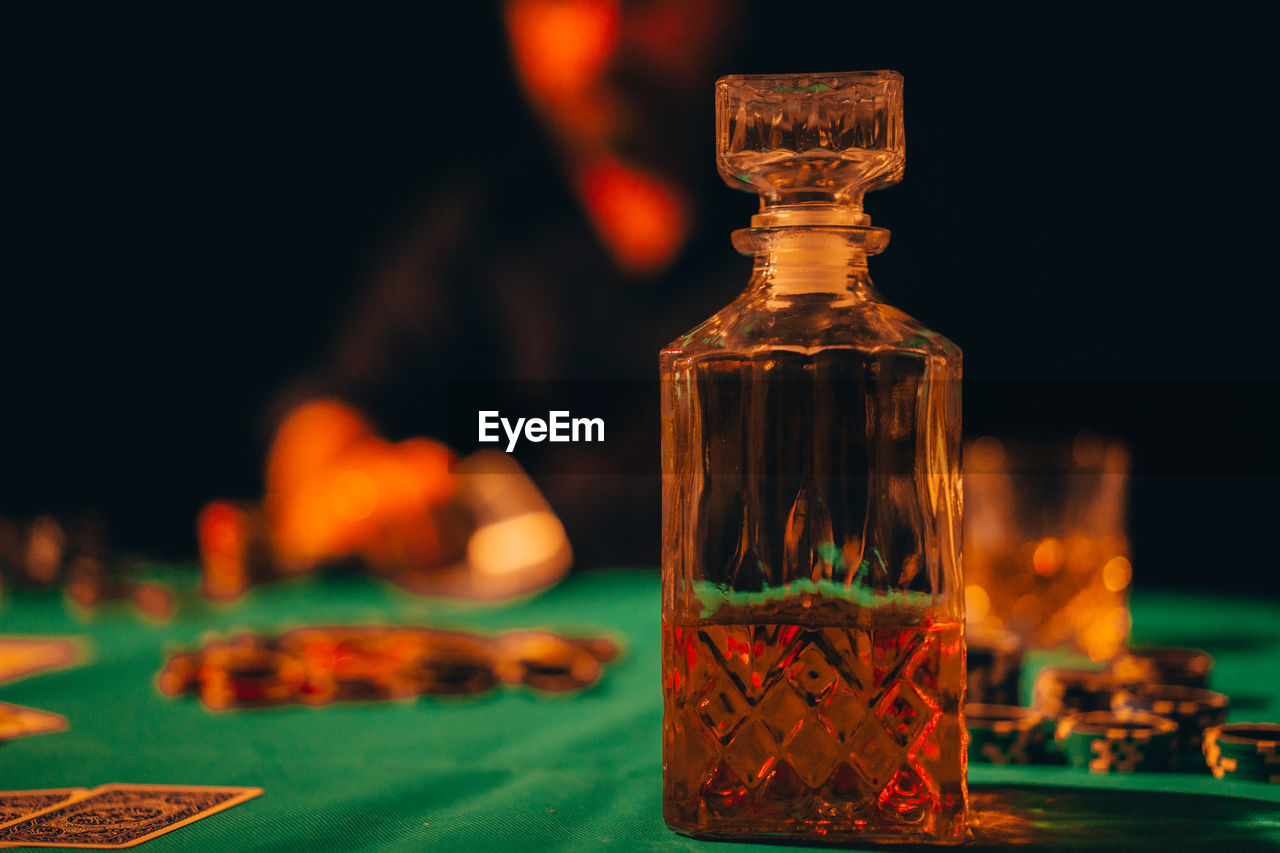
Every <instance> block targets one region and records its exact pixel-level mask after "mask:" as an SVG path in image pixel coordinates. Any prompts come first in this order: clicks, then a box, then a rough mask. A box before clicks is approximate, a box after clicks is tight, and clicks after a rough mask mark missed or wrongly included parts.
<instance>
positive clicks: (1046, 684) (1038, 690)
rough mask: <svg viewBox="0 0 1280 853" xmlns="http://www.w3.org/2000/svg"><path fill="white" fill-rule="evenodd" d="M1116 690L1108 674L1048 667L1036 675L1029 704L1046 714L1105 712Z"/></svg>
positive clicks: (1062, 714)
mask: <svg viewBox="0 0 1280 853" xmlns="http://www.w3.org/2000/svg"><path fill="white" fill-rule="evenodd" d="M1115 691H1116V683H1115V681H1114V679H1112V677H1111V675H1110V673H1107V672H1103V671H1095V670H1084V669H1059V668H1057V667H1047V668H1045V669H1043V670H1041V671H1040V674H1039V675H1038V676H1037V677H1036V683H1035V686H1034V688H1032V696H1031V707H1033V708H1035V709H1036V710H1037V711H1039V712H1041V713H1042V714H1044V715H1046V716H1049V717H1061V716H1064V715H1067V714H1079V713H1083V712H1086V711H1108V710H1110V709H1111V695H1112V694H1113V693H1115Z"/></svg>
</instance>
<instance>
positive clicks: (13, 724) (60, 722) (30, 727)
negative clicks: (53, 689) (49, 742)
mask: <svg viewBox="0 0 1280 853" xmlns="http://www.w3.org/2000/svg"><path fill="white" fill-rule="evenodd" d="M66 728H67V718H66V717H64V716H62V715H61V714H52V713H50V712H48V711H37V710H36V709H35V708H24V707H22V706H21V705H10V704H9V703H8V702H0V741H3V740H9V739H11V738H16V737H25V736H26V735H38V734H44V733H45V732H61V731H66Z"/></svg>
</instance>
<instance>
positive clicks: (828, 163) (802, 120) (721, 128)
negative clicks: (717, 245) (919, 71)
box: [716, 71, 906, 228]
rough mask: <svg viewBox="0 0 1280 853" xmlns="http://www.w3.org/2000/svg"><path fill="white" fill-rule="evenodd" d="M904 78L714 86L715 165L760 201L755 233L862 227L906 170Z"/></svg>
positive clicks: (864, 74) (735, 81)
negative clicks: (872, 206)
mask: <svg viewBox="0 0 1280 853" xmlns="http://www.w3.org/2000/svg"><path fill="white" fill-rule="evenodd" d="M905 151H906V146H905V139H904V134H903V129H902V75H900V74H898V73H897V72H896V71H857V72H852V73H846V74H779V75H772V74H735V75H732V76H729V77H722V78H720V80H718V81H717V82H716V166H717V168H718V169H719V171H720V175H721V177H723V178H724V180H725V182H726V183H728V184H729V186H731V187H735V188H737V189H742V190H751V191H754V192H756V193H759V194H760V213H759V214H757V215H756V216H755V217H753V218H752V224H753V225H754V226H755V227H757V228H763V227H771V226H779V225H860V226H864V225H867V224H868V223H870V221H871V220H870V218H869V217H868V216H867V215H866V214H864V213H863V212H862V195H863V193H865V192H867V191H869V190H874V189H878V188H880V187H884V186H888V185H889V184H893V183H896V182H897V181H899V180H900V179H901V178H902V170H903V166H904V164H905V163H906V153H905Z"/></svg>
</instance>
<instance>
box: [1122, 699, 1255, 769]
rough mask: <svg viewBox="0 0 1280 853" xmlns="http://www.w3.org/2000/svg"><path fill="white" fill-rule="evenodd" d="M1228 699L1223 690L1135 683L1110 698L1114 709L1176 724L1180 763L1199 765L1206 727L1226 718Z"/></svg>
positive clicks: (1210, 726)
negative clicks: (1158, 718)
mask: <svg viewBox="0 0 1280 853" xmlns="http://www.w3.org/2000/svg"><path fill="white" fill-rule="evenodd" d="M1229 704H1230V700H1228V699H1227V696H1226V694H1224V693H1215V692H1214V691H1212V690H1206V689H1204V688H1202V687H1184V686H1183V685H1180V684H1134V685H1129V686H1127V687H1122V688H1121V689H1120V690H1119V691H1117V692H1116V693H1115V694H1114V695H1113V696H1112V697H1111V708H1112V710H1115V711H1143V712H1146V713H1148V714H1155V715H1156V716H1158V717H1164V718H1165V719H1168V720H1173V721H1174V722H1175V723H1177V724H1178V732H1177V736H1176V738H1175V742H1174V748H1175V750H1176V751H1177V754H1178V755H1179V757H1180V758H1181V759H1182V760H1181V761H1179V762H1175V763H1181V764H1196V765H1198V764H1199V761H1200V745H1201V741H1202V739H1203V737H1204V733H1205V730H1206V729H1210V728H1212V727H1214V726H1220V725H1222V724H1223V723H1225V722H1226V721H1227V707H1228V705H1229Z"/></svg>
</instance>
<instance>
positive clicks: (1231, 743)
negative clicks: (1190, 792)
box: [1204, 723, 1280, 785]
mask: <svg viewBox="0 0 1280 853" xmlns="http://www.w3.org/2000/svg"><path fill="white" fill-rule="evenodd" d="M1204 757H1205V763H1206V764H1208V765H1209V770H1210V772H1212V773H1213V775H1214V776H1216V777H1217V778H1219V779H1242V780H1246V781H1250V782H1269V783H1271V784H1273V785H1277V784H1280V725H1277V724H1275V723H1230V724H1227V725H1221V726H1214V727H1213V728H1211V729H1209V730H1207V731H1206V732H1205V733H1204Z"/></svg>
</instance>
